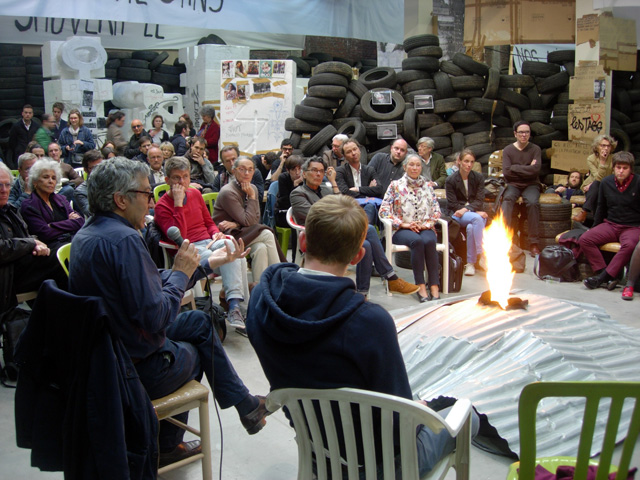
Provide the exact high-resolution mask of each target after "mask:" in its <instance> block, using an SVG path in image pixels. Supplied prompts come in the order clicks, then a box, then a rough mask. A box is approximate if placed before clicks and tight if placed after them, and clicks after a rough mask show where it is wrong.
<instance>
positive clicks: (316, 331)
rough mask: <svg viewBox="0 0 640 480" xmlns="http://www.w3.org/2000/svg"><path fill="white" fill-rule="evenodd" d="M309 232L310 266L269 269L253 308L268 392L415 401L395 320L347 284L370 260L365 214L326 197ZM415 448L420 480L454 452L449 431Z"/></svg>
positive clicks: (252, 336)
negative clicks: (337, 392) (350, 391)
mask: <svg viewBox="0 0 640 480" xmlns="http://www.w3.org/2000/svg"><path fill="white" fill-rule="evenodd" d="M305 227H306V229H305V232H304V233H302V234H301V236H300V245H301V248H302V249H303V250H304V251H306V256H305V267H304V268H299V267H298V266H297V265H295V264H291V263H282V264H277V265H272V266H271V267H269V268H267V270H265V272H264V273H263V275H262V278H261V281H260V283H259V284H258V285H257V286H256V287H255V288H254V289H253V292H252V294H251V300H250V302H249V311H248V313H247V318H246V325H247V334H248V336H249V340H250V341H251V344H252V345H253V347H254V349H255V351H256V353H257V355H258V359H259V360H260V364H261V365H262V369H263V370H264V373H265V375H266V377H267V379H268V380H269V383H270V385H271V389H272V390H275V389H279V388H341V387H352V388H360V389H364V390H371V391H375V392H381V393H386V394H390V395H396V396H398V397H402V398H407V399H412V398H413V396H412V393H411V388H410V386H409V380H408V377H407V371H406V369H405V366H404V361H403V359H402V354H401V353H400V347H399V345H398V339H397V333H396V327H395V323H394V321H393V319H392V318H391V315H389V313H388V312H387V311H386V310H385V309H384V308H382V307H381V306H380V305H376V304H375V303H372V302H368V301H365V298H364V296H363V295H361V294H359V293H357V292H356V289H355V285H354V284H353V281H351V279H349V278H345V274H346V271H347V267H348V266H349V265H350V264H356V263H358V262H359V261H360V260H361V259H362V258H363V256H364V255H365V252H364V248H363V246H362V244H363V242H364V239H365V236H366V232H367V216H366V214H365V213H364V211H363V210H362V208H361V207H360V206H359V205H358V203H357V202H356V201H355V200H354V199H353V198H351V197H347V196H343V195H329V196H326V197H324V198H322V199H321V200H319V201H318V202H316V203H314V204H313V206H312V207H311V208H310V210H309V214H308V215H307V218H306V223H305ZM336 238H339V239H340V242H335V241H334V239H336ZM476 420H477V419H476ZM356 421H357V420H356ZM476 423H477V422H476ZM474 431H477V425H475V424H474ZM416 443H417V445H418V459H419V460H418V462H419V466H420V475H421V476H422V475H424V474H425V473H426V472H428V471H429V470H431V469H432V468H433V466H434V465H435V464H436V463H437V462H438V460H439V459H440V458H442V457H443V456H444V455H446V454H448V453H449V452H451V451H453V448H454V447H455V441H454V439H452V438H451V436H450V435H449V433H448V432H447V431H446V430H443V431H442V432H440V433H439V434H435V433H433V432H432V431H431V430H429V429H428V428H424V427H423V428H421V429H420V431H419V432H418V434H417V436H416Z"/></svg>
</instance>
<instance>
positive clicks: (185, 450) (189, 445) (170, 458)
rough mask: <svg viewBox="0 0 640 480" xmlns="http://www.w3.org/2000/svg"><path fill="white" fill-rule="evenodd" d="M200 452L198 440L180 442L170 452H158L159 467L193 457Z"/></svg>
mask: <svg viewBox="0 0 640 480" xmlns="http://www.w3.org/2000/svg"><path fill="white" fill-rule="evenodd" d="M199 453H202V445H200V440H192V441H190V442H182V443H181V444H179V445H178V446H177V447H176V448H174V449H173V450H172V451H171V452H167V453H160V462H159V468H162V467H166V466H167V465H171V464H172V463H176V462H179V461H180V460H184V459H185V458H189V457H193V456H194V455H198V454H199Z"/></svg>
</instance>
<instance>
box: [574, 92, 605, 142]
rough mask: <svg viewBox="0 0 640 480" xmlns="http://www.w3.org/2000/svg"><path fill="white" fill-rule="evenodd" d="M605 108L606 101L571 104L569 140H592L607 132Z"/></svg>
mask: <svg viewBox="0 0 640 480" xmlns="http://www.w3.org/2000/svg"><path fill="white" fill-rule="evenodd" d="M592 89H593V85H592ZM605 108H606V105H605V104H604V103H576V104H573V105H569V115H568V122H569V140H582V141H585V142H586V141H591V140H593V139H594V138H596V137H597V136H598V135H600V134H602V133H604V132H606V118H607V117H606V114H605Z"/></svg>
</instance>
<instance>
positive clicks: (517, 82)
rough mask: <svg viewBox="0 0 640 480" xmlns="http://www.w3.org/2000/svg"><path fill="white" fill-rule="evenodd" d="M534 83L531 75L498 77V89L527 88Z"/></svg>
mask: <svg viewBox="0 0 640 480" xmlns="http://www.w3.org/2000/svg"><path fill="white" fill-rule="evenodd" d="M535 83H536V81H535V79H534V78H533V77H532V76H531V75H519V74H515V75H500V88H529V87H533V86H534V85H535Z"/></svg>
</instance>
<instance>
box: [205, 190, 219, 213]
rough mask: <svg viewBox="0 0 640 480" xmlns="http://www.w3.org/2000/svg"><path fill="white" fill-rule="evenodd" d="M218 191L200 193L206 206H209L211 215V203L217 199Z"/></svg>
mask: <svg viewBox="0 0 640 480" xmlns="http://www.w3.org/2000/svg"><path fill="white" fill-rule="evenodd" d="M218 193H220V192H211V193H203V194H202V199H203V200H204V203H206V204H207V207H208V208H209V214H210V215H211V216H213V204H214V203H216V200H217V199H218Z"/></svg>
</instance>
